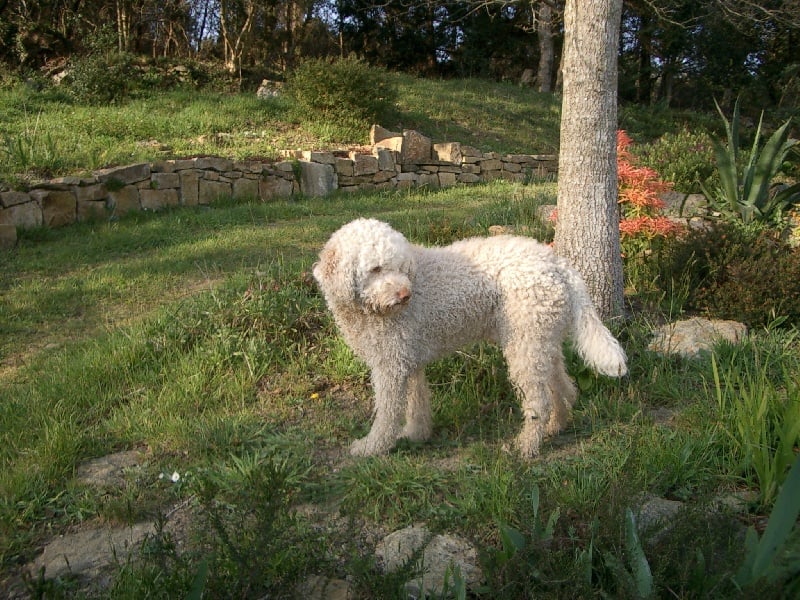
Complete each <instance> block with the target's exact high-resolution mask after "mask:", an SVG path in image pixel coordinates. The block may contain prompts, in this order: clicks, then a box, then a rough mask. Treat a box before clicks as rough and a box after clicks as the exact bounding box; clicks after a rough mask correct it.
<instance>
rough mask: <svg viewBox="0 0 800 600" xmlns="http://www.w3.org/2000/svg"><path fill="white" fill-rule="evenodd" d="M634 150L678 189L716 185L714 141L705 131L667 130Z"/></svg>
mask: <svg viewBox="0 0 800 600" xmlns="http://www.w3.org/2000/svg"><path fill="white" fill-rule="evenodd" d="M634 152H635V154H636V156H637V158H638V159H639V162H640V163H641V164H642V165H644V166H646V167H650V168H651V169H654V170H655V171H658V172H659V173H660V174H661V175H662V176H663V177H664V178H665V179H666V180H667V181H671V182H672V184H673V186H674V187H675V189H676V190H679V191H681V192H685V193H687V194H694V193H698V192H700V184H701V183H703V182H708V183H710V184H711V185H716V183H715V182H714V181H713V177H714V176H715V170H714V166H713V163H714V152H713V144H712V141H711V137H710V136H709V135H708V134H707V133H706V132H705V131H690V130H689V129H686V128H684V129H681V130H680V131H678V132H675V133H672V132H668V133H665V134H664V135H662V136H661V137H660V138H659V139H657V140H655V141H654V142H651V143H650V144H646V145H643V146H641V147H639V148H637V149H636V150H635V151H634ZM710 180H711V181H710ZM708 183H707V184H708Z"/></svg>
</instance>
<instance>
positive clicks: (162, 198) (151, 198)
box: [139, 189, 180, 210]
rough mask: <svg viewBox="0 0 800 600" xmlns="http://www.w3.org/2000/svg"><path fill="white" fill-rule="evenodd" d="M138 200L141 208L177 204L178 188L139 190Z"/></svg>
mask: <svg viewBox="0 0 800 600" xmlns="http://www.w3.org/2000/svg"><path fill="white" fill-rule="evenodd" d="M139 202H140V203H141V205H142V210H158V209H160V208H164V207H166V206H178V205H179V204H180V197H179V196H178V190H175V189H166V190H153V189H149V190H139Z"/></svg>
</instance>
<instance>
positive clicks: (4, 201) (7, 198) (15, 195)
mask: <svg viewBox="0 0 800 600" xmlns="http://www.w3.org/2000/svg"><path fill="white" fill-rule="evenodd" d="M30 201H31V197H30V196H29V195H28V194H27V193H25V192H0V206H2V207H3V208H9V207H11V206H16V205H17V204H25V203H26V202H30Z"/></svg>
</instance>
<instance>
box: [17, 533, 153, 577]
mask: <svg viewBox="0 0 800 600" xmlns="http://www.w3.org/2000/svg"><path fill="white" fill-rule="evenodd" d="M153 531H154V529H153V524H152V523H137V524H136V525H133V526H131V527H117V528H113V529H109V528H103V527H101V528H97V529H85V530H82V531H78V532H76V533H71V534H67V535H62V536H60V537H57V538H56V539H54V540H53V541H51V542H50V543H49V544H47V546H45V548H44V552H42V554H40V555H39V556H38V557H37V558H36V560H34V561H33V562H32V563H31V564H29V565H28V571H29V572H30V574H31V576H33V577H36V576H37V574H38V573H39V572H40V571H41V570H42V569H44V574H45V577H47V578H48V579H52V578H54V577H61V576H64V575H68V574H72V575H77V576H80V577H83V578H86V579H92V580H96V579H98V578H99V577H100V576H101V574H102V573H103V571H104V570H105V569H107V568H108V567H110V566H112V565H114V564H117V563H120V564H124V563H125V560H126V559H127V557H128V556H130V554H131V552H132V551H133V550H135V549H137V548H138V547H139V546H140V545H141V543H142V542H143V541H144V539H145V538H146V537H147V535H148V534H151V533H153Z"/></svg>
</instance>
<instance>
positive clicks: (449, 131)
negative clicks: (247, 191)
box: [0, 73, 706, 185]
mask: <svg viewBox="0 0 800 600" xmlns="http://www.w3.org/2000/svg"><path fill="white" fill-rule="evenodd" d="M390 77H392V79H393V83H394V85H395V86H396V88H397V90H398V101H397V103H396V105H395V107H394V109H393V110H392V111H391V114H390V116H387V117H386V122H384V123H381V125H384V126H385V127H387V128H389V129H394V130H397V131H401V130H402V129H417V130H419V131H421V132H422V133H423V134H425V135H427V136H430V137H431V138H433V140H434V141H436V142H447V141H456V142H461V143H463V144H468V145H473V146H476V147H477V148H479V149H481V150H484V151H496V152H510V153H532V154H552V153H557V152H558V131H559V120H560V113H561V103H560V98H559V97H557V96H555V95H552V94H539V93H536V92H535V91H533V90H531V89H530V88H527V87H521V86H517V85H513V84H510V83H501V84H498V83H492V82H488V81H481V80H474V79H466V80H465V79H455V80H423V79H417V78H414V77H411V76H408V75H403V74H399V73H394V74H390ZM291 108H292V107H291V105H290V103H289V101H288V100H287V99H285V98H273V99H269V100H259V99H258V98H256V97H255V95H254V94H252V93H250V94H223V93H219V92H213V91H196V90H175V91H161V92H154V93H152V94H151V95H148V94H147V93H145V92H140V93H138V94H137V95H136V96H135V97H133V98H129V99H127V100H124V101H120V102H117V103H114V104H113V105H99V106H98V105H83V104H79V103H76V102H74V101H73V100H71V99H70V98H69V96H68V95H67V94H65V93H63V92H61V91H59V90H58V88H45V89H44V90H38V89H35V88H33V87H32V86H29V85H27V84H17V85H15V86H13V87H9V86H6V87H2V88H0V115H2V118H0V181H2V182H6V183H12V184H15V185H16V184H23V183H24V182H26V181H29V180H32V179H33V180H35V179H37V178H46V177H53V176H60V175H66V174H80V173H88V172H90V171H92V170H94V169H99V168H102V167H105V166H109V165H124V164H130V163H135V162H139V161H154V160H160V159H164V158H180V157H187V156H196V155H207V154H212V155H217V156H226V157H230V158H237V159H240V158H264V159H271V160H275V159H277V158H278V157H279V156H280V153H281V151H283V150H287V149H304V150H307V149H315V150H316V149H322V148H332V149H334V148H341V147H347V146H349V145H353V144H364V143H367V142H368V137H369V127H370V123H363V124H361V125H360V127H356V126H354V124H353V123H352V122H346V123H345V122H343V123H336V122H331V121H330V120H328V121H324V120H319V119H316V120H315V119H309V120H308V121H307V122H305V121H304V122H298V121H297V119H296V118H295V117H293V115H292V110H291ZM695 122H697V123H705V122H706V119H705V117H703V116H702V115H680V114H673V113H669V112H666V113H665V111H655V112H654V111H642V110H638V109H635V108H631V109H629V110H625V111H623V112H622V116H621V123H620V126H621V127H623V128H625V129H627V130H628V133H629V134H630V135H631V136H632V137H633V138H634V139H637V140H638V141H641V142H644V141H649V140H651V139H653V137H657V136H658V135H661V134H662V133H664V132H665V131H669V130H670V129H671V128H675V127H677V125H678V124H686V125H687V126H690V125H692V124H693V123H695Z"/></svg>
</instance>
